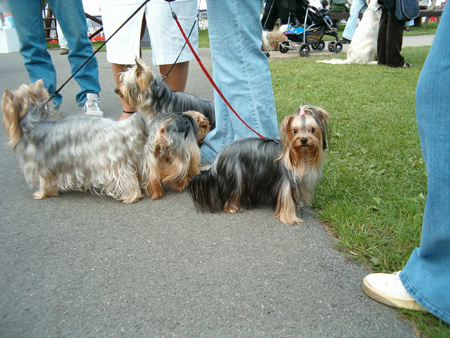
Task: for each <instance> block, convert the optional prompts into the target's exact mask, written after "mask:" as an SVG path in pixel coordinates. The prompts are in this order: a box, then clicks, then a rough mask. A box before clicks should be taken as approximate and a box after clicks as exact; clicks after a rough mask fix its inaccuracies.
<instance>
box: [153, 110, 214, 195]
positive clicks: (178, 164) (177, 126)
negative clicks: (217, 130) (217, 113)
mask: <svg viewBox="0 0 450 338" xmlns="http://www.w3.org/2000/svg"><path fill="white" fill-rule="evenodd" d="M209 130H210V126H209V122H208V119H207V118H206V117H205V116H204V115H202V114H200V113H199V112H196V111H192V110H191V111H187V112H184V113H161V114H159V115H157V116H156V117H155V119H154V120H153V121H152V123H151V124H150V127H149V135H148V141H147V143H146V144H145V151H144V154H145V155H144V158H145V160H144V172H145V173H146V179H145V182H144V188H145V190H146V193H147V195H149V196H151V197H152V198H153V199H156V198H160V197H162V196H163V195H164V190H163V185H168V186H171V187H172V188H173V189H175V190H179V191H181V190H183V189H184V188H185V187H186V186H187V185H188V183H189V181H190V180H191V178H192V177H193V176H195V175H197V174H198V173H200V148H199V146H198V144H199V143H201V142H202V141H203V139H204V138H205V136H206V134H207V133H208V132H209Z"/></svg>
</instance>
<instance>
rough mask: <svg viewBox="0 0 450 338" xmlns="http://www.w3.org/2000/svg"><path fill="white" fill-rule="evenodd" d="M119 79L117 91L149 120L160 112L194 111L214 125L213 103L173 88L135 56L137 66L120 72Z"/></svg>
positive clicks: (211, 125) (212, 126)
mask: <svg viewBox="0 0 450 338" xmlns="http://www.w3.org/2000/svg"><path fill="white" fill-rule="evenodd" d="M120 79H121V84H120V85H119V87H118V88H117V89H116V93H117V94H118V95H120V96H121V97H122V98H123V99H124V100H125V102H126V103H128V104H129V105H130V106H132V107H135V108H136V109H137V111H138V112H140V113H141V114H142V115H144V116H146V118H147V120H148V121H149V122H151V121H152V120H153V119H154V118H155V117H156V116H157V115H158V114H161V113H167V112H169V113H170V112H185V111H188V110H194V111H198V112H199V113H201V114H203V115H204V116H206V117H207V118H208V121H209V125H210V127H211V129H212V128H214V127H215V124H216V122H215V115H214V104H213V102H211V101H209V100H206V99H204V98H201V97H197V96H194V95H191V94H187V93H184V92H176V91H173V90H172V89H170V87H169V86H168V85H167V84H166V83H165V82H164V80H163V79H162V78H161V76H159V75H156V74H154V73H153V72H152V70H151V69H150V67H149V66H148V65H147V64H145V62H144V61H142V60H141V59H138V58H136V65H135V66H133V67H132V68H130V69H129V70H127V71H126V72H124V73H122V74H121V78H120Z"/></svg>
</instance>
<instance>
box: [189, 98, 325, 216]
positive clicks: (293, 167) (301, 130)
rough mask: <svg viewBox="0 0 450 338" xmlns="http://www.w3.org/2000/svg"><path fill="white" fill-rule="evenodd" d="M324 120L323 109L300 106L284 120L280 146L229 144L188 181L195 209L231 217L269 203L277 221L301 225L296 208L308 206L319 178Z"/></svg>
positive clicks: (255, 142) (245, 141)
mask: <svg viewBox="0 0 450 338" xmlns="http://www.w3.org/2000/svg"><path fill="white" fill-rule="evenodd" d="M327 120H328V113H327V112H326V111H325V110H323V109H322V108H319V107H312V106H304V107H300V108H299V109H298V111H297V112H296V113H294V114H293V115H289V116H287V117H285V118H284V120H283V123H282V125H281V127H280V135H281V142H278V141H276V140H261V139H259V138H249V139H241V140H237V141H234V142H232V143H230V144H229V145H228V146H226V147H225V148H224V149H223V150H222V151H221V152H220V153H219V154H218V155H217V157H216V158H215V159H214V162H213V164H212V167H211V169H210V170H209V171H207V172H204V173H202V174H200V175H197V176H195V177H194V178H193V179H192V180H191V183H190V184H189V190H190V193H191V196H192V198H193V200H194V204H195V205H196V207H197V209H199V210H200V211H203V212H218V211H224V212H227V213H234V212H238V211H241V210H242V208H251V207H253V206H256V205H258V204H263V203H271V204H272V205H273V207H274V209H275V217H276V218H277V219H279V220H280V221H281V222H283V223H285V224H294V223H300V222H302V220H301V219H300V218H299V217H298V214H297V209H298V208H299V207H302V206H307V205H311V201H312V198H313V195H314V191H315V188H316V186H317V183H318V182H319V180H320V179H321V177H322V165H323V163H324V160H325V148H326V141H327V139H328V136H329V132H328V123H327V122H328V121H327Z"/></svg>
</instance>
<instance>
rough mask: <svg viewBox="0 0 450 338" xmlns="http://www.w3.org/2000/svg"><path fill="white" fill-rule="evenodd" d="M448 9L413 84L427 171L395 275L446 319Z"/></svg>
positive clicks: (449, 247) (449, 258)
mask: <svg viewBox="0 0 450 338" xmlns="http://www.w3.org/2000/svg"><path fill="white" fill-rule="evenodd" d="M449 31H450V8H449V7H448V6H446V7H445V9H444V13H443V15H442V18H441V20H440V22H439V26H438V29H437V31H436V36H435V39H434V42H433V45H432V47H431V50H430V52H429V54H428V57H427V60H426V61H425V65H424V67H423V69H422V73H421V74H420V78H419V82H418V84H417V89H416V110H417V126H418V128H419V136H420V142H421V146H422V153H423V157H424V159H425V163H426V166H427V172H428V194H427V201H426V206H425V214H424V218H423V225H422V238H421V243H420V247H419V248H416V249H414V251H413V253H412V255H411V257H410V259H409V261H408V263H407V264H406V266H405V267H404V269H403V270H402V272H401V273H400V279H401V281H402V283H403V285H404V286H405V288H406V289H407V290H408V292H409V293H410V294H411V296H413V297H414V299H416V300H417V302H418V303H419V304H420V305H422V306H423V307H424V308H426V309H427V310H428V311H430V312H431V313H433V314H434V315H435V316H437V317H439V318H441V319H442V320H443V321H445V322H447V323H449V324H450V292H449V290H448V289H449V286H450V110H449V106H450V92H449V88H450V58H449V57H448V55H449V54H450V35H449V34H448V32H449Z"/></svg>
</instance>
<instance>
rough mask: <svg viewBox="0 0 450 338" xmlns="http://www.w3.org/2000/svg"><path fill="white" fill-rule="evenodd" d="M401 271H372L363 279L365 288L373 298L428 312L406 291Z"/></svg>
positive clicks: (393, 305) (400, 306)
mask: <svg viewBox="0 0 450 338" xmlns="http://www.w3.org/2000/svg"><path fill="white" fill-rule="evenodd" d="M399 273H400V272H394V273H393V274H388V273H372V274H370V275H367V276H366V277H364V279H363V290H364V292H365V293H366V294H367V295H368V296H369V297H370V298H372V299H374V300H376V301H378V302H380V303H382V304H385V305H388V306H392V307H395V308H398V309H406V310H417V311H424V312H428V311H427V310H426V309H424V308H423V307H422V306H421V305H420V304H419V303H417V302H416V300H415V299H414V298H413V297H412V296H411V295H410V294H409V293H408V291H406V289H405V287H404V286H403V284H402V281H401V280H400V276H399Z"/></svg>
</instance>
